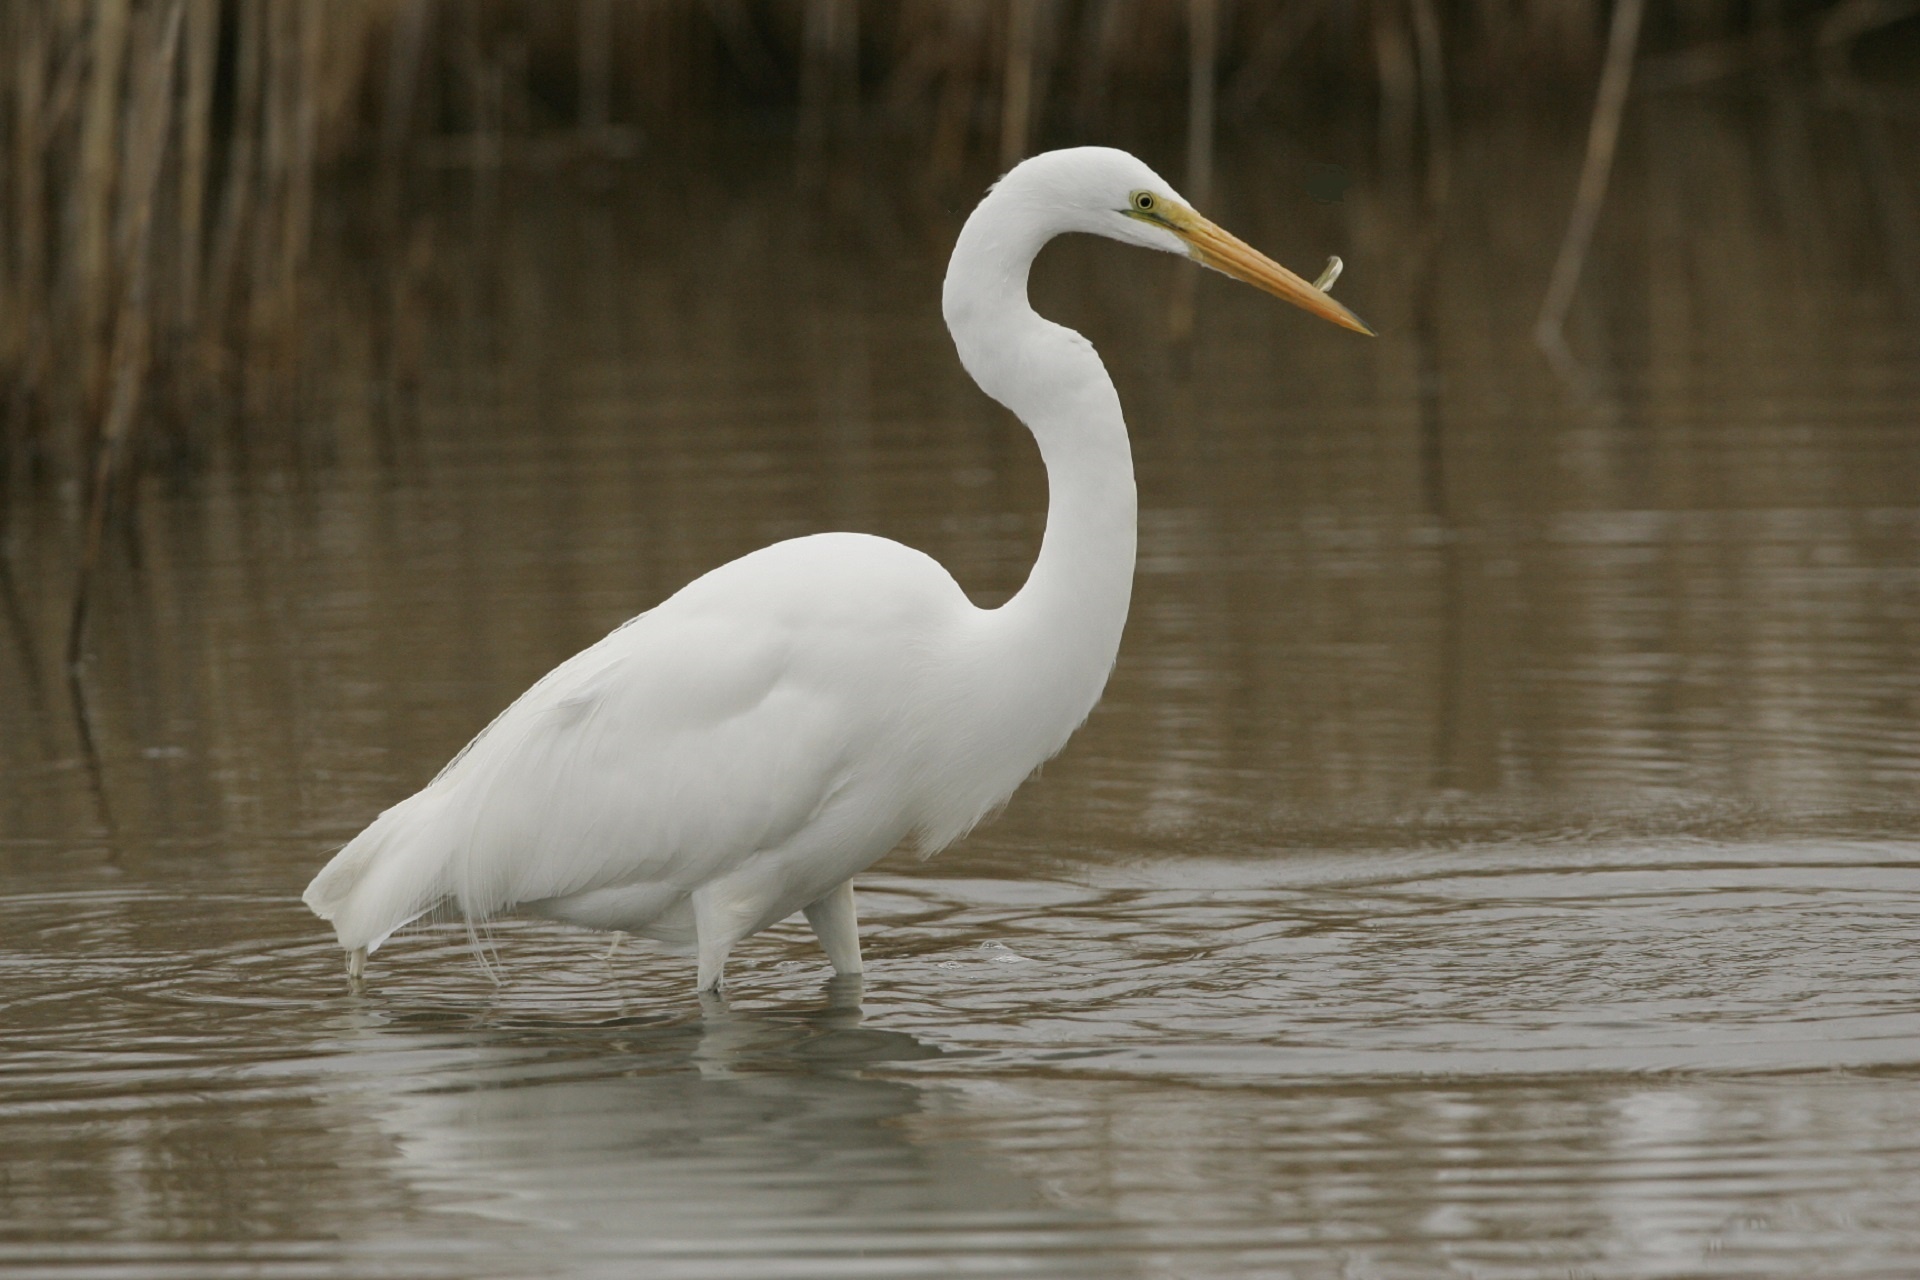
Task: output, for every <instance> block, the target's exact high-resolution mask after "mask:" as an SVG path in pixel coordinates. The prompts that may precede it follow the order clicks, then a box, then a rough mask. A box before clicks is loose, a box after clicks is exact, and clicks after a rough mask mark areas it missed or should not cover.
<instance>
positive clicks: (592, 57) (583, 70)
mask: <svg viewBox="0 0 1920 1280" xmlns="http://www.w3.org/2000/svg"><path fill="white" fill-rule="evenodd" d="M612 43H613V2H612V0H580V50H579V54H580V105H579V113H580V131H581V132H582V133H584V134H585V135H586V136H587V138H588V140H589V143H590V145H593V146H596V147H597V146H599V145H601V144H602V142H603V141H604V140H605V138H606V136H607V126H608V125H609V124H611V123H612V121H613V74H612V54H613V50H612Z"/></svg>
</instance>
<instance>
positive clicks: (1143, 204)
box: [1133, 191, 1153, 213]
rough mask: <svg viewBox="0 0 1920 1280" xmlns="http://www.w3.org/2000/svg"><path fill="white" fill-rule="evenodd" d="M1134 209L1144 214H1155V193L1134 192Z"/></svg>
mask: <svg viewBox="0 0 1920 1280" xmlns="http://www.w3.org/2000/svg"><path fill="white" fill-rule="evenodd" d="M1133 207H1134V208H1136V209H1138V210H1139V211H1140V212H1142V213H1152V212H1153V193H1152V192H1150V191H1136V192H1134V193H1133Z"/></svg>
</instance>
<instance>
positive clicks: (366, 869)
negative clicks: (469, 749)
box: [301, 788, 450, 955]
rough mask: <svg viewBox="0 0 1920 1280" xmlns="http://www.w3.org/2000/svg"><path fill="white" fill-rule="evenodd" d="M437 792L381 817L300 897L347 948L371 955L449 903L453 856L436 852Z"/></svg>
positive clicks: (413, 798) (415, 798)
mask: <svg viewBox="0 0 1920 1280" xmlns="http://www.w3.org/2000/svg"><path fill="white" fill-rule="evenodd" d="M435 800H436V797H434V796H433V795H432V794H431V788H429V790H427V791H422V792H419V793H418V794H416V795H413V796H410V797H408V798H407V799H405V800H403V801H401V802H400V803H399V804H397V805H395V806H393V807H392V808H391V809H388V810H387V811H386V812H385V813H382V814H381V815H380V816H379V817H378V818H375V819H374V820H373V822H372V824H371V825H369V826H368V827H367V829H366V830H365V831H362V832H361V833H360V834H359V835H357V836H355V837H354V838H353V839H352V840H350V841H348V842H347V845H346V847H345V848H343V849H341V850H340V852H338V853H336V854H334V855H333V859H332V861H330V862H328V863H327V865H326V866H324V867H322V868H320V874H319V875H317V876H315V877H314V878H313V882H312V883H311V884H309V885H308V886H307V890H306V892H305V893H303V894H302V895H301V900H302V901H303V902H305V903H306V904H307V906H309V907H311V908H312V909H313V913H314V914H315V915H317V916H319V917H320V918H321V919H322V920H326V921H329V922H330V923H331V924H332V925H333V927H334V932H335V933H337V934H338V935H339V937H340V945H341V946H342V947H343V948H345V949H346V950H348V951H364V952H366V953H367V954H368V955H371V954H372V953H373V952H375V951H377V950H379V949H380V944H381V943H383V942H385V941H386V940H387V939H388V938H390V937H392V936H393V934H394V932H395V931H396V930H398V929H400V928H402V927H403V926H405V925H407V924H410V923H412V922H413V921H415V920H418V919H419V918H420V917H421V916H423V915H426V914H427V913H428V912H430V911H432V910H433V909H434V908H435V907H437V906H439V905H440V904H441V903H442V902H443V901H445V900H446V899H447V897H448V896H450V895H449V890H448V887H447V884H446V879H447V874H448V864H449V861H450V858H449V856H448V853H447V852H446V851H443V850H439V849H436V848H435V847H434V840H433V828H434V826H435V824H434V823H433V822H432V821H431V818H432V814H433V811H434V810H435V809H436V808H437V807H438V806H437V805H436V804H435Z"/></svg>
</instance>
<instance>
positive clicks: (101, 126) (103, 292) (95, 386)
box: [74, 0, 128, 455]
mask: <svg viewBox="0 0 1920 1280" xmlns="http://www.w3.org/2000/svg"><path fill="white" fill-rule="evenodd" d="M127 25H128V12H127V0H98V2H97V3H96V4H94V6H93V21H92V30H91V31H90V32H89V49H88V61H87V72H86V75H87V85H86V107H85V109H84V111H83V114H82V117H81V124H80V162H79V185H78V187H77V189H76V190H75V192H74V199H75V203H76V207H77V212H78V218H77V224H78V228H77V236H78V243H77V244H76V246H75V251H74V288H75V291H76V293H77V294H78V298H77V301H78V304H79V328H80V333H79V344H78V345H79V351H80V361H81V363H80V370H81V372H80V385H81V393H82V394H81V399H82V403H83V406H84V407H83V410H82V413H83V417H82V421H83V422H84V423H85V424H86V428H85V429H86V431H87V436H86V439H85V442H84V446H85V447H84V448H83V453H84V454H87V455H91V454H92V453H93V452H94V449H95V447H96V437H95V436H94V435H93V434H92V430H93V427H94V426H95V424H97V423H98V421H99V413H100V406H101V400H102V396H103V392H104V383H105V378H106V374H107V369H106V352H105V350H104V347H105V337H106V325H107V315H106V311H107V300H108V296H109V294H110V293H111V292H112V288H113V271H112V266H113V264H112V226H113V194H114V177H115V170H116V163H115V162H116V160H117V158H118V156H117V153H118V151H119V145H118V144H119V124H120V81H121V65H122V62H123V60H124V59H125V57H126V48H127Z"/></svg>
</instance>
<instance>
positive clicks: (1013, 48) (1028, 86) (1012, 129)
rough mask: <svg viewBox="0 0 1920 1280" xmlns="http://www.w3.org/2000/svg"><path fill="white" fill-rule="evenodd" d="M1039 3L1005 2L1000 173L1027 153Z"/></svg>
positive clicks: (1034, 1) (1030, 1) (1028, 1)
mask: <svg viewBox="0 0 1920 1280" xmlns="http://www.w3.org/2000/svg"><path fill="white" fill-rule="evenodd" d="M1039 8H1040V0H1007V61H1006V65H1005V67H1004V68H1003V69H1002V79H1001V86H1000V171H1001V172H1002V173H1005V172H1006V171H1007V170H1008V169H1011V168H1013V166H1014V165H1016V164H1019V163H1020V160H1021V158H1022V157H1024V156H1025V155H1026V154H1027V142H1028V137H1029V135H1030V134H1031V133H1032V132H1033V62H1034V57H1033V53H1034V50H1033V46H1034V38H1035V35H1036V33H1037V28H1038V26H1039V18H1040V13H1039Z"/></svg>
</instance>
